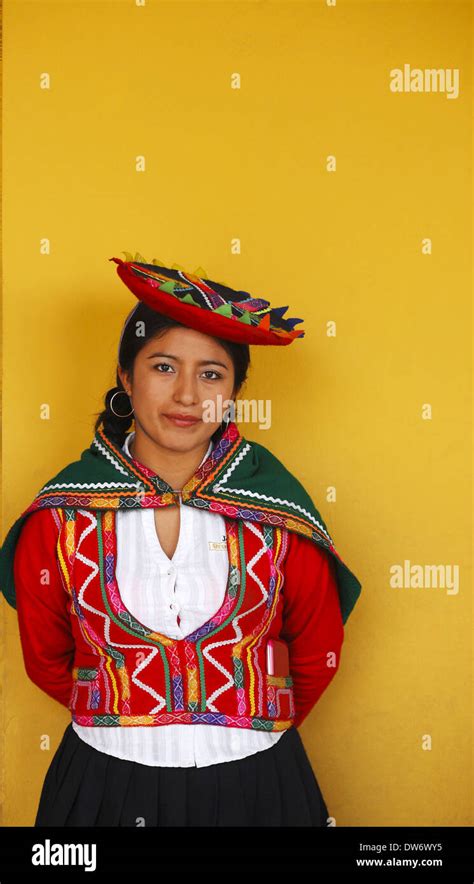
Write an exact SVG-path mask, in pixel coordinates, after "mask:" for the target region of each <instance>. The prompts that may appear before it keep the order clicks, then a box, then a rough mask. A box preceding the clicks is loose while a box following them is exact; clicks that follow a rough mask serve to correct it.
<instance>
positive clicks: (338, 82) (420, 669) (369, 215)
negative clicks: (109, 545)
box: [0, 0, 472, 826]
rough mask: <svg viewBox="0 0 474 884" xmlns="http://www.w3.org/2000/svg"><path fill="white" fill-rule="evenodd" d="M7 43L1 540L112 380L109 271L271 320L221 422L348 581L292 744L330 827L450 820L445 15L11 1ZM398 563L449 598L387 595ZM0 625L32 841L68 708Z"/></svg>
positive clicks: (449, 162)
mask: <svg viewBox="0 0 474 884" xmlns="http://www.w3.org/2000/svg"><path fill="white" fill-rule="evenodd" d="M3 31H4V37H3V39H4V46H3V72H4V147H3V150H4V181H3V190H4V206H3V248H4V266H3V299H4V301H3V314H4V316H3V318H4V341H3V349H4V365H3V414H4V428H3V482H4V485H3V487H4V494H3V535H4V534H5V533H6V530H7V528H8V527H9V526H10V525H11V523H12V522H13V520H14V519H15V518H16V517H17V516H18V515H19V514H20V512H21V511H22V510H23V509H24V508H25V507H26V506H27V505H28V504H29V503H30V502H31V500H32V498H33V496H34V494H35V493H36V492H37V491H38V490H39V488H40V487H41V485H42V484H43V483H44V482H45V481H46V480H47V479H48V478H50V477H51V476H52V475H53V474H54V473H55V472H57V471H58V470H59V469H60V468H61V467H62V466H65V465H66V463H68V462H70V461H71V460H75V459H76V458H77V457H78V456H79V454H80V453H81V452H82V450H83V449H84V448H85V447H87V446H88V445H89V444H90V441H91V439H92V423H93V419H94V414H95V413H96V412H98V411H99V410H100V409H101V406H102V397H103V394H104V393H105V391H106V390H107V389H108V387H109V386H111V385H112V383H113V382H114V369H115V362H114V359H115V356H116V348H117V343H118V336H119V333H120V330H121V328H122V323H123V321H124V318H125V316H126V314H127V313H128V311H129V310H130V309H131V307H132V306H133V304H134V298H133V296H132V295H131V294H130V293H129V292H128V291H127V289H126V288H125V286H124V285H123V284H122V283H121V282H120V280H119V279H118V277H117V275H116V265H114V264H113V263H109V261H108V258H109V257H111V256H112V255H117V256H118V257H123V254H122V250H128V251H133V252H134V251H135V250H136V251H139V252H140V253H141V254H142V255H143V256H144V257H145V258H146V259H147V260H151V259H152V258H154V257H156V258H157V259H159V260H161V261H162V262H163V263H165V264H169V265H171V264H173V263H176V264H179V265H181V266H182V267H184V268H185V269H186V270H191V271H193V270H195V269H196V268H198V267H199V266H201V267H203V268H204V269H205V271H206V273H207V275H208V276H209V277H210V278H211V279H212V278H213V279H217V280H221V281H225V282H227V283H228V284H229V285H232V286H234V287H236V288H243V289H245V290H247V291H250V292H252V294H254V295H261V296H263V297H265V296H268V298H269V299H270V300H271V301H272V303H273V304H274V305H284V304H289V305H290V309H289V310H288V315H290V316H302V317H304V320H305V322H304V328H305V330H306V337H305V338H304V339H302V340H296V341H295V342H294V343H293V344H292V345H291V347H288V348H286V347H285V348H273V347H269V348H258V347H254V348H253V350H252V359H253V370H252V373H251V376H250V381H249V383H248V384H247V387H246V391H245V395H246V396H248V397H249V398H252V397H261V398H262V399H268V398H270V399H271V401H272V427H271V429H270V430H269V431H267V432H265V431H261V430H259V429H258V428H257V427H256V426H255V425H251V424H245V425H244V424H242V425H241V431H242V432H243V434H244V435H246V436H247V437H248V438H251V439H255V440H257V441H259V442H261V443H262V444H264V445H266V446H267V447H270V448H271V449H272V450H273V451H274V453H275V454H276V455H277V456H279V457H280V458H281V459H282V460H283V461H284V462H285V463H286V465H287V466H288V467H289V469H291V470H292V471H293V472H294V473H296V475H297V476H298V477H299V478H300V479H301V481H302V482H303V483H304V484H305V485H306V487H307V489H308V491H309V492H310V494H311V495H312V497H313V500H314V501H315V503H316V506H317V507H318V508H319V509H320V511H321V513H322V515H323V517H324V518H325V519H326V521H327V524H328V527H329V530H330V532H331V534H332V536H333V538H334V540H335V543H336V547H337V549H338V551H339V553H340V554H341V556H342V558H343V559H344V560H345V561H347V563H348V565H349V566H350V567H351V569H352V570H353V571H354V573H355V574H356V575H357V576H358V577H359V579H360V580H361V582H362V584H363V590H362V595H361V597H360V600H359V602H358V604H357V606H356V608H355V610H354V612H353V614H352V615H351V617H350V618H349V621H348V623H347V629H346V638H345V644H344V647H343V656H342V662H341V667H340V670H339V673H338V675H337V676H336V678H335V680H334V682H333V683H332V684H331V686H330V687H329V689H328V691H327V693H326V694H325V695H324V696H323V697H322V699H321V701H320V702H319V704H318V705H317V707H316V708H315V709H314V710H313V712H312V714H311V715H310V717H309V718H308V719H307V720H306V721H305V723H304V725H303V727H302V729H301V735H302V737H303V741H304V743H305V746H306V749H307V752H308V754H309V756H310V759H311V762H312V764H313V767H314V770H315V773H316V775H317V778H318V780H319V783H320V785H321V788H322V791H323V794H324V796H325V798H326V802H327V804H328V807H329V809H330V812H331V813H332V814H333V815H334V817H335V818H336V823H337V825H339V826H365V825H369V826H387V825H391V824H393V825H415V826H429V825H441V826H452V825H465V826H467V825H471V824H472V816H471V807H470V796H471V792H472V771H471V768H470V745H471V740H472V728H471V719H472V700H471V687H472V679H471V672H472V669H471V666H472V660H471V657H470V649H471V635H472V621H471V590H470V571H469V569H470V564H471V562H470V550H471V523H470V519H471V512H470V506H469V504H470V479H471V463H470V444H469V443H470V429H471V413H470V392H471V390H470V364H469V360H470V328H469V319H470V290H469V267H470V265H469V261H470V251H471V241H470V232H471V231H470V222H471V217H470V210H471V203H470V193H469V185H470V178H469V173H470V168H469V166H470V163H471V155H470V129H469V127H470V112H471V94H470V88H471V87H470V71H469V64H470V56H469V48H470V47H469V32H470V6H469V5H468V4H467V3H458V2H452V0H451V2H444V3H430V2H401V0H400V2H396V0H393V2H387V3H383V2H350V3H347V2H338V3H337V4H336V5H329V6H328V5H327V4H326V3H325V2H295V0H293V2H235V3H226V2H209V3H205V2H179V0H178V2H171V3H166V2H153V0H147V2H146V3H145V4H144V5H142V4H139V5H135V3H134V2H133V0H128V2H124V0H123V2H120V0H116V2H100V0H90V2H74V0H64V2H43V0H36V2H30V3H27V2H22V0H6V2H4V21H3ZM404 64H410V65H411V67H412V68H420V69H423V70H425V69H432V68H436V69H439V68H442V69H457V70H458V71H459V76H460V80H459V95H458V97H455V98H448V96H447V94H446V93H436V94H433V93H428V92H426V91H424V92H402V93H394V92H392V91H391V90H390V71H391V70H392V69H394V68H402V67H403V65H404ZM45 73H46V74H49V76H50V88H49V89H44V88H40V85H41V75H43V74H45ZM234 74H239V75H240V77H241V84H240V85H241V88H240V89H235V88H231V86H232V76H233V75H234ZM138 156H144V157H145V162H146V171H137V170H136V158H137V157H138ZM332 156H334V157H335V158H336V164H337V165H336V171H329V170H328V167H327V163H328V158H329V157H332ZM427 239H428V240H431V250H430V249H429V248H428V253H426V251H427V249H426V248H424V247H423V244H424V242H425V241H426V240H427ZM45 240H48V241H49V243H50V253H49V254H42V253H41V245H42V243H44V241H45ZM236 240H237V241H240V252H239V251H235V250H234V249H233V246H234V244H235V241H236ZM331 322H334V323H336V328H337V334H336V336H335V337H334V336H330V335H328V325H327V324H328V323H331ZM43 403H48V404H49V406H50V409H51V413H50V419H49V420H43V419H42V418H41V416H40V407H41V404H43ZM426 406H428V407H429V408H430V409H431V416H430V415H429V411H428V414H427V409H426ZM424 409H425V410H424ZM333 487H335V488H336V491H337V499H336V502H333V501H332V500H328V499H327V496H328V494H329V491H328V489H331V488H333ZM3 535H2V536H3ZM405 560H409V561H410V562H412V563H414V564H418V565H422V566H429V565H438V564H442V565H458V566H459V579H460V585H459V592H458V593H457V594H449V593H448V592H447V590H446V589H443V588H438V589H434V588H432V589H428V588H423V589H420V588H400V589H395V588H393V587H392V586H391V585H390V574H391V571H390V569H391V568H392V566H393V565H396V564H399V563H400V564H403V562H404V561H405ZM0 607H1V616H2V618H3V629H4V637H3V641H2V657H3V661H2V667H3V674H2V678H1V690H2V701H3V715H4V726H3V743H4V745H3V750H2V751H3V757H4V763H3V771H4V785H3V793H4V794H3V819H2V823H3V825H31V824H32V823H33V820H34V814H35V811H36V806H37V801H38V798H39V793H40V789H41V786H42V783H43V780H44V776H45V773H46V770H47V767H48V765H49V763H50V761H51V758H52V756H53V754H54V751H55V748H56V746H57V744H58V742H59V740H60V738H61V736H62V733H63V731H64V729H65V727H66V725H67V724H68V721H69V714H68V712H67V710H65V709H64V708H63V707H61V706H60V705H59V704H58V703H56V702H55V701H54V700H51V699H49V698H48V697H47V696H46V695H45V694H43V693H42V692H40V691H39V689H38V688H36V687H35V686H34V685H33V684H32V683H31V682H30V681H29V680H28V678H27V676H26V674H25V673H24V669H23V661H22V656H21V649H20V642H19V637H18V629H17V622H16V614H15V611H14V610H13V609H12V608H10V607H9V606H8V605H7V604H6V602H5V601H4V600H3V599H2V600H1V602H0ZM41 734H49V735H50V739H51V748H50V751H46V752H45V751H41V750H40V749H39V736H40V735H41ZM427 737H429V738H430V740H431V748H427V747H426V743H427Z"/></svg>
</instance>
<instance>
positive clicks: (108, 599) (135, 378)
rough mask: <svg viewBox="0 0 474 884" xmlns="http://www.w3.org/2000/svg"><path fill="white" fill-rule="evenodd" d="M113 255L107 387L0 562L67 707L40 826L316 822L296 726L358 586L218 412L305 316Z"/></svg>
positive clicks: (35, 669) (277, 473) (34, 646)
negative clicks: (118, 294)
mask: <svg viewBox="0 0 474 884" xmlns="http://www.w3.org/2000/svg"><path fill="white" fill-rule="evenodd" d="M130 257H131V256H130ZM138 257H139V256H138ZM112 260H114V261H116V263H117V264H118V272H119V275H120V277H121V278H122V279H123V281H124V282H125V283H126V284H127V285H128V287H129V288H130V289H131V291H132V292H133V293H134V294H135V295H136V297H138V299H139V303H138V304H137V305H136V307H135V308H134V310H133V311H132V312H131V313H130V314H129V316H128V317H127V320H126V322H125V325H124V328H123V331H122V335H121V339H120V343H119V351H118V367H117V374H116V381H117V385H116V387H114V388H113V389H111V390H109V391H108V392H107V394H106V396H105V409H104V411H102V413H101V414H100V415H99V416H98V419H97V421H96V424H95V436H94V440H93V442H92V444H91V446H90V448H89V449H86V450H85V451H84V452H83V453H82V455H81V459H80V460H79V461H75V462H73V463H71V464H69V465H68V466H67V467H66V468H65V469H63V470H62V471H60V473H58V474H57V476H55V477H53V478H52V479H51V480H50V481H49V482H48V483H46V485H44V486H43V488H42V489H41V490H40V492H39V493H38V494H37V496H36V497H35V499H34V501H33V503H32V504H31V505H30V507H28V509H27V510H25V512H24V513H23V514H22V515H21V516H20V518H19V519H18V520H17V522H16V523H15V524H14V525H13V526H12V528H11V529H10V531H9V533H8V535H7V538H6V540H5V542H4V545H3V547H2V549H1V550H0V580H1V588H2V591H3V592H4V594H5V597H6V599H7V601H8V602H9V603H10V604H12V605H13V606H16V607H17V611H18V620H19V629H20V638H21V644H22V650H23V656H24V661H25V668H26V671H27V673H28V675H29V677H30V678H31V679H32V680H33V681H34V683H35V684H37V685H38V686H39V687H40V688H41V689H42V690H44V691H45V692H47V693H48V694H49V695H50V696H52V697H54V698H55V699H56V700H58V701H59V702H61V703H63V705H65V706H66V707H67V708H68V709H69V710H70V711H71V713H72V721H71V722H70V724H69V725H68V726H67V728H66V730H65V733H64V735H63V738H62V740H61V743H60V745H59V747H58V749H57V751H56V753H55V755H54V757H53V759H52V761H51V764H50V766H49V769H48V771H47V774H46V778H45V781H44V785H43V789H42V793H41V798H40V802H39V807H38V811H37V815H36V820H35V825H36V826H42V825H59V826H76V825H78V826H80V825H82V826H110V825H113V826H115V825H116V826H139V825H146V826H182V825H184V826H229V825H236V826H267V825H270V826H300V825H301V826H326V825H328V820H329V813H328V808H327V806H326V803H325V800H324V798H323V796H322V793H321V790H320V788H319V785H318V782H317V780H316V777H315V775H314V773H313V771H312V768H311V764H310V762H309V758H308V756H307V754H306V751H305V749H304V746H303V743H302V741H301V738H300V736H299V733H298V730H297V727H298V726H299V725H300V724H301V722H302V721H303V720H304V718H305V717H306V716H307V715H308V713H309V712H310V710H311V709H312V707H313V706H314V704H315V703H316V702H317V700H318V698H319V697H320V696H321V694H322V692H323V691H324V690H325V688H326V687H327V685H328V684H329V682H330V681H331V679H332V678H333V676H334V675H335V673H336V671H337V668H338V666H339V659H340V649H341V645H342V642H343V636H344V629H343V625H344V623H345V621H346V620H347V617H348V616H349V613H350V611H351V609H352V607H353V606H354V604H355V602H356V600H357V597H358V595H359V592H360V583H359V582H358V580H357V578H356V577H355V576H354V575H353V574H352V573H351V572H350V571H349V569H348V568H347V566H346V565H345V564H344V563H343V562H342V560H341V559H340V557H339V555H338V553H337V552H336V550H335V548H334V546H333V543H332V541H331V538H330V537H329V534H328V532H327V529H326V526H325V524H324V522H323V520H322V518H321V516H320V514H319V512H318V511H317V510H316V508H315V507H314V504H313V502H312V500H311V498H310V497H309V495H308V494H307V493H306V491H305V489H304V488H303V486H302V485H301V483H299V482H298V480H297V479H296V478H295V477H294V476H292V474H291V473H289V471H288V470H287V469H286V468H285V467H284V465H283V464H282V463H281V462H280V461H279V460H278V459H277V458H276V457H275V456H274V455H272V454H271V452H270V451H269V450H268V449H266V448H265V447H264V446H262V445H259V444H258V443H254V442H249V441H248V440H246V439H244V438H243V437H242V436H241V434H240V432H239V430H238V427H237V425H236V423H235V422H234V421H233V420H231V418H230V415H229V411H227V413H226V415H225V416H224V419H222V415H221V414H220V413H219V406H220V405H221V404H222V403H223V402H227V403H229V402H230V404H231V406H232V404H233V402H234V401H235V398H236V397H237V395H238V393H239V391H240V390H241V388H242V386H243V384H244V382H245V379H246V375H247V369H248V365H249V361H250V360H249V343H253V344H288V343H291V342H292V340H294V339H295V338H296V337H301V336H302V334H303V333H302V332H301V331H299V332H296V331H295V330H294V325H295V324H296V323H297V322H300V321H301V320H296V319H294V320H291V319H286V320H284V319H283V315H282V314H283V312H284V309H282V308H276V309H275V308H273V309H272V308H271V307H270V305H269V303H268V301H264V300H263V299H256V298H255V299H254V298H251V297H250V296H249V295H248V293H246V292H236V291H234V290H233V289H230V288H228V287H227V286H223V285H222V284H218V283H215V282H212V281H211V280H208V279H202V278H199V277H197V276H195V275H193V274H188V273H185V272H184V271H178V270H171V269H169V268H165V267H162V266H160V265H157V264H155V263H153V264H151V265H150V264H145V263H144V262H143V261H133V260H129V261H126V262H122V261H120V259H115V258H114V259H112ZM132 421H133V422H134V430H133V431H132V432H130V426H131V424H132Z"/></svg>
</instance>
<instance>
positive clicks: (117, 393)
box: [109, 390, 133, 417]
mask: <svg viewBox="0 0 474 884" xmlns="http://www.w3.org/2000/svg"><path fill="white" fill-rule="evenodd" d="M120 393H125V396H126V397H127V399H130V397H129V395H128V393H127V392H126V390H117V391H116V392H115V393H114V394H113V396H111V397H110V402H109V408H110V410H111V412H112V414H115V417H131V415H132V414H133V408H132V410H131V411H130V412H129V413H128V414H119V413H118V412H117V411H114V407H113V405H112V402H113V401H114V399H115V397H116V396H119V395H120ZM131 404H132V403H131V402H130V405H131Z"/></svg>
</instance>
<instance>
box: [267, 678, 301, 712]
mask: <svg viewBox="0 0 474 884" xmlns="http://www.w3.org/2000/svg"><path fill="white" fill-rule="evenodd" d="M265 681H266V689H267V716H268V718H272V719H279V720H281V721H287V720H288V719H291V718H294V717H295V702H294V696H293V679H292V677H291V675H268V673H266V674H265Z"/></svg>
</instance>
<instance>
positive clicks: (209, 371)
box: [204, 368, 222, 381]
mask: <svg viewBox="0 0 474 884" xmlns="http://www.w3.org/2000/svg"><path fill="white" fill-rule="evenodd" d="M204 374H215V375H216V378H221V377H222V375H221V374H219V372H218V371H214V370H213V369H212V368H209V369H208V371H205V372H204ZM208 380H209V381H213V380H215V378H208Z"/></svg>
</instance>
